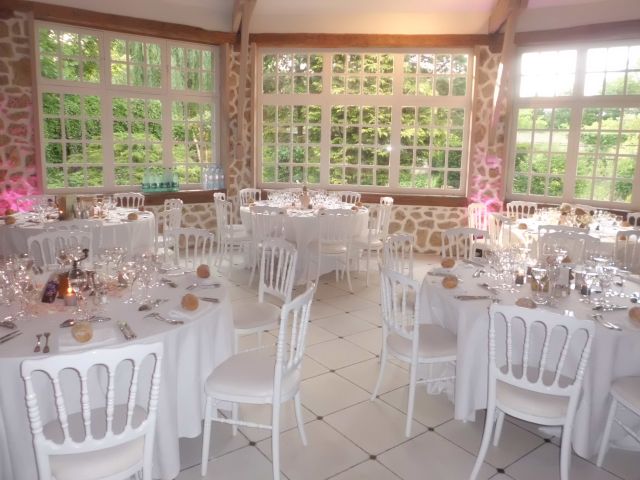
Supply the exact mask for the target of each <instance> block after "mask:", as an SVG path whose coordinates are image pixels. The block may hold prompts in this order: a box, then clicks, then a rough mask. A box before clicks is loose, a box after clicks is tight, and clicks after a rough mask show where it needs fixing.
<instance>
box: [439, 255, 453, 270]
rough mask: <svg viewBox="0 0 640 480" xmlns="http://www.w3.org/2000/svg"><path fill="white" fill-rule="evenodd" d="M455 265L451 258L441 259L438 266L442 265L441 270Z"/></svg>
mask: <svg viewBox="0 0 640 480" xmlns="http://www.w3.org/2000/svg"><path fill="white" fill-rule="evenodd" d="M455 264H456V260H455V259H454V258H451V257H447V258H443V259H442V261H441V262H440V265H442V268H453V266H454V265H455Z"/></svg>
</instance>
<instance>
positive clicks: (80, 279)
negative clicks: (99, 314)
mask: <svg viewBox="0 0 640 480" xmlns="http://www.w3.org/2000/svg"><path fill="white" fill-rule="evenodd" d="M86 284H87V275H86V273H85V272H84V271H82V270H80V269H79V268H78V266H77V263H75V262H74V265H73V268H72V269H71V270H70V271H69V286H70V287H71V289H72V290H73V293H74V294H75V296H76V299H77V307H76V311H75V315H77V316H78V317H82V315H83V314H84V312H83V310H82V306H81V300H83V296H82V289H83V288H84V287H85V285H86Z"/></svg>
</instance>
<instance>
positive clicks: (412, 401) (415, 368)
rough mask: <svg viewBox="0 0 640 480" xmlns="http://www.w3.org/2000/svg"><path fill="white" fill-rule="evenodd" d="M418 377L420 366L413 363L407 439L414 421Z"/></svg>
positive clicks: (406, 431)
mask: <svg viewBox="0 0 640 480" xmlns="http://www.w3.org/2000/svg"><path fill="white" fill-rule="evenodd" d="M417 376H418V365H417V364H416V362H415V361H414V362H411V371H410V372H409V405H408V406H407V426H406V427H405V430H404V434H405V436H406V437H409V436H411V422H412V421H413V407H414V405H415V401H416V377H417Z"/></svg>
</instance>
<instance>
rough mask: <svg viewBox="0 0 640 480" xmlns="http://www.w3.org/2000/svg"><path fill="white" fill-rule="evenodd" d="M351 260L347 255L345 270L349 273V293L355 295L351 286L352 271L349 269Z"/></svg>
mask: <svg viewBox="0 0 640 480" xmlns="http://www.w3.org/2000/svg"><path fill="white" fill-rule="evenodd" d="M350 260H351V258H350V256H349V254H348V253H347V258H346V259H345V266H344V268H345V270H346V271H347V285H349V291H350V292H352V293H353V287H352V286H351V269H350V268H349V262H350Z"/></svg>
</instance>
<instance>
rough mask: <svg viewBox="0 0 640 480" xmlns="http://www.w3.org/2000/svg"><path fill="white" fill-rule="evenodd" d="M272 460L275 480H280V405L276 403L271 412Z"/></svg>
mask: <svg viewBox="0 0 640 480" xmlns="http://www.w3.org/2000/svg"><path fill="white" fill-rule="evenodd" d="M271 459H272V462H273V480H280V403H275V404H274V405H273V407H272V410H271Z"/></svg>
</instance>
